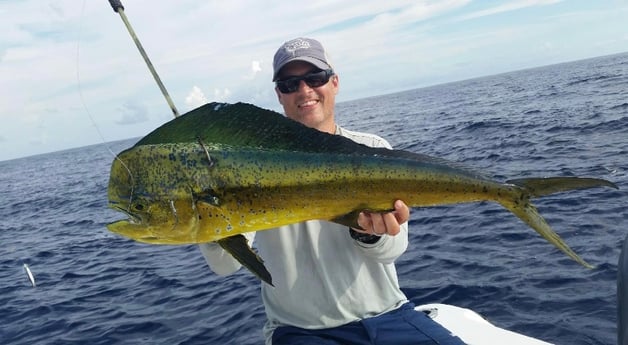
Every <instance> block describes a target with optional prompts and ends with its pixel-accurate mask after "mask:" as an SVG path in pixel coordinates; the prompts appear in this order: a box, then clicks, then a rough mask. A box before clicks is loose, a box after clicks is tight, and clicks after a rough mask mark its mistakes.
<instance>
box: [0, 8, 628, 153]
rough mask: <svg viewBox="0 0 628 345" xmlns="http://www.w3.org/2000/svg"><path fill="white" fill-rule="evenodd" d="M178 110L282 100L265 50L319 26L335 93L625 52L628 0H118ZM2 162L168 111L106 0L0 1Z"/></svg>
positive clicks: (140, 129) (156, 120) (136, 126)
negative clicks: (336, 88) (333, 75)
mask: <svg viewBox="0 0 628 345" xmlns="http://www.w3.org/2000/svg"><path fill="white" fill-rule="evenodd" d="M122 3H123V5H124V6H125V11H124V13H125V14H126V16H127V18H128V19H129V22H130V23H131V26H132V27H133V29H134V30H135V32H136V34H137V36H138V38H139V40H140V41H141V43H142V45H143V46H144V49H145V50H146V52H147V54H148V56H149V57H150V59H151V61H152V63H153V65H154V66H155V68H156V70H157V72H158V74H159V76H160V77H161V80H162V81H163V83H164V85H165V87H166V88H167V90H168V92H169V93H170V95H171V97H172V100H173V102H174V104H175V106H176V107H177V108H178V111H179V112H180V113H184V112H187V111H189V110H191V109H194V108H195V107H198V106H200V105H202V104H204V103H207V102H212V101H220V102H231V103H233V102H240V101H241V102H249V103H253V104H256V105H258V106H261V107H264V108H269V109H273V110H277V111H280V110H281V108H280V107H279V105H278V103H277V96H276V95H275V92H274V85H273V84H272V82H271V79H272V78H271V75H272V57H273V55H274V53H275V51H276V49H277V48H278V47H279V46H280V45H281V44H282V43H283V42H285V41H287V40H290V39H292V38H295V37H300V36H304V37H312V38H316V39H318V40H319V41H321V42H322V43H323V45H325V47H326V49H327V51H328V54H329V56H330V59H331V61H332V64H333V66H334V68H335V70H336V72H337V73H338V75H339V77H340V92H339V94H338V96H337V98H336V99H337V101H338V102H342V101H348V100H354V99H360V98H364V97H369V96H375V95H382V94H389V93H394V92H398V91H403V90H409V89H415V88H420V87H425V86H430V85H435V84H441V83H446V82H451V81H457V80H464V79H469V78H474V77H479V76H486V75H493V74H498V73H503V72H509V71H514V70H520V69H525V68H531V67H538V66H545V65H551V64H555V63H561V62H567V61H575V60H581V59H586V58H591V57H596V56H603V55H609V54H615V53H621V52H627V51H628V24H626V18H628V0H599V1H590V0H562V1H561V0H506V1H488V0H486V1H472V0H441V1H428V0H387V1H381V0H343V1H331V0H319V1H297V0H294V1H275V0H266V1H247V0H229V1H217V0H211V1H208V0H178V1H149V0H122ZM0 18H2V20H0V161H3V160H10V159H14V158H18V157H24V156H30V155H35V154H41V153H47V152H52V151H59V150H64V149H68V148H74V147H81V146H86V145H91V144H98V143H103V142H108V141H114V140H120V139H126V138H133V137H141V136H144V135H146V134H148V133H149V132H150V131H151V130H153V129H154V128H156V127H158V126H160V125H161V124H163V123H165V122H167V121H169V120H171V119H172V118H173V115H172V112H171V111H170V109H169V107H168V105H167V103H166V101H165V100H164V98H163V96H162V95H161V93H160V91H159V88H158V87H157V84H156V83H155V81H154V80H153V78H152V76H151V75H150V72H149V71H148V68H147V67H146V65H145V63H144V61H143V60H142V58H141V55H140V54H139V52H138V50H137V48H136V47H135V45H134V43H133V41H132V39H131V37H130V35H129V33H128V32H127V29H126V27H125V25H124V23H123V21H122V19H121V18H120V15H119V14H117V13H115V12H113V10H112V9H111V7H110V5H109V2H108V1H105V0H82V1H81V0H54V1H52V0H0Z"/></svg>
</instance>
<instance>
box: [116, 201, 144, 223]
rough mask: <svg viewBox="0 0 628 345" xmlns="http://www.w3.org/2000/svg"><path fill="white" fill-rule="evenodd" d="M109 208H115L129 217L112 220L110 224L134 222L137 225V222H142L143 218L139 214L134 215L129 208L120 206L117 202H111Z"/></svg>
mask: <svg viewBox="0 0 628 345" xmlns="http://www.w3.org/2000/svg"><path fill="white" fill-rule="evenodd" d="M109 208H112V209H114V210H116V211H118V212H122V213H124V214H125V215H126V216H127V217H128V218H127V219H120V220H117V221H115V222H111V223H109V224H108V225H114V224H118V225H120V224H133V225H136V224H140V223H141V222H142V219H141V218H140V217H139V216H137V215H134V214H133V213H131V212H130V211H129V210H128V209H127V208H124V207H120V206H119V205H115V204H112V203H110V204H109Z"/></svg>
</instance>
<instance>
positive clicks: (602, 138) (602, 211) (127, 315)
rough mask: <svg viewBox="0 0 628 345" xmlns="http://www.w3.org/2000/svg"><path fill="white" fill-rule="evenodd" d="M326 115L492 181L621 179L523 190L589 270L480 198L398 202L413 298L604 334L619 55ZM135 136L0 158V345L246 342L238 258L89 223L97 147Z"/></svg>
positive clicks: (624, 210)
mask: <svg viewBox="0 0 628 345" xmlns="http://www.w3.org/2000/svg"><path fill="white" fill-rule="evenodd" d="M164 111H165V110H164ZM336 114H337V115H336V116H337V120H338V121H339V123H340V124H341V125H343V126H344V127H346V128H348V129H353V130H358V131H366V132H371V133H376V134H378V135H381V136H382V137H384V138H386V139H387V140H389V141H390V142H391V144H393V146H395V147H396V148H399V149H404V150H409V151H414V152H421V153H426V154H430V155H435V156H439V157H443V158H447V159H450V160H454V161H458V162H461V163H463V164H464V165H466V166H469V167H471V168H473V169H475V170H478V171H482V172H484V173H485V174H486V175H488V176H491V177H493V178H495V179H497V180H500V181H505V180H508V179H512V178H522V177H531V176H536V177H543V176H588V177H596V178H604V179H608V180H611V181H613V182H615V183H616V184H617V185H618V186H619V187H620V190H613V189H607V188H599V189H591V190H585V191H574V192H567V193H562V194H556V195H552V196H548V197H544V198H541V199H537V200H536V201H535V204H536V205H537V206H538V208H539V211H540V213H541V214H542V215H543V216H544V217H545V218H546V219H547V220H548V222H549V223H550V225H552V227H553V228H554V229H555V230H556V232H557V233H559V234H560V235H561V236H562V238H563V239H564V240H565V241H566V242H567V243H568V244H569V245H570V246H571V247H572V248H573V249H574V250H575V251H576V252H577V253H579V254H580V255H581V256H582V257H583V258H584V259H585V260H587V261H588V262H590V263H592V264H594V265H595V266H596V268H595V269H593V270H589V269H585V268H583V267H581V266H579V265H578V264H577V263H575V262H574V261H572V260H571V259H569V258H568V257H567V256H565V255H564V254H563V253H562V252H559V251H558V250H557V249H555V248H554V247H553V246H552V245H550V244H549V243H547V242H546V241H545V240H543V239H542V238H540V237H539V236H538V235H537V234H536V233H535V232H534V231H533V230H532V229H530V228H528V227H527V226H526V225H525V224H523V223H522V222H521V221H520V220H519V219H518V218H516V217H515V216H513V215H512V214H510V213H509V212H508V211H506V210H505V209H503V208H501V206H499V205H496V204H492V203H473V204H463V205H454V206H446V207H430V208H423V209H415V210H413V211H412V214H411V220H410V246H409V248H408V250H407V252H406V253H405V254H404V255H402V256H401V257H400V258H399V259H398V260H397V269H398V273H399V280H400V284H401V286H402V289H403V290H404V292H405V293H406V294H407V296H408V298H409V299H410V300H412V301H413V302H414V303H415V304H424V303H447V304H454V305H458V306H462V307H466V308H471V309H473V310H475V311H477V312H479V313H480V314H482V315H483V316H484V317H486V318H487V319H489V320H490V321H491V322H492V323H494V324H495V325H497V326H500V327H504V328H507V329H510V330H513V331H516V332H520V333H524V334H526V335H529V336H532V337H536V338H539V339H542V340H545V341H549V342H553V343H556V344H569V345H578V344H581V345H584V344H605V345H608V344H615V343H616V320H617V308H616V275H617V260H618V257H619V252H620V246H621V242H622V241H623V239H624V237H625V236H626V234H628V203H627V201H628V197H627V196H628V53H624V54H618V55H612V56H605V57H598V58H594V59H588V60H582V61H576V62H569V63H564V64H559V65H552V66H546V67H540V68H534V69H528V70H522V71H516V72H511V73H505V74H499V75H493V76H488V77H483V78H477V79H472V80H465V81H459V82H453V83H449V84H443V85H436V86H432V87H426V88H421V89H416V90H410V91H405V92H401V93H395V94H389V95H382V96H377V97H371V98H366V99H360V100H354V101H348V102H343V103H340V104H338V105H337V112H336ZM136 140H137V138H135V139H130V140H124V141H118V142H113V143H107V144H100V145H94V146H88V147H82V148H77V149H72V150H67V151H62V152H55V153H50V154H44V155H38V156H32V157H27V158H21V159H15V160H10V161H3V162H0V181H1V183H0V195H1V198H2V199H1V201H2V202H1V203H0V344H29V345H32V344H92V345H93V344H140V343H142V344H169V345H171V344H261V343H262V341H263V340H262V334H261V328H262V326H263V324H264V321H265V315H264V307H263V305H262V303H261V300H260V297H259V282H258V281H257V279H256V278H254V277H253V276H252V275H251V274H250V273H249V272H248V271H246V270H240V271H239V272H237V273H235V274H233V275H231V276H227V277H218V276H216V275H215V274H213V273H212V272H211V271H210V270H209V268H208V267H207V266H206V263H205V261H204V259H203V257H202V256H201V254H200V252H199V250H198V248H197V247H196V246H157V245H147V244H141V243H136V242H133V241H131V240H127V239H125V238H122V237H120V236H117V235H115V234H113V233H110V232H109V231H108V230H107V229H106V228H105V225H106V224H107V223H108V222H111V221H114V220H117V219H120V218H121V217H122V215H121V214H119V213H116V212H114V211H112V210H109V209H108V208H107V194H106V193H107V183H108V174H109V167H110V165H111V162H112V159H113V157H112V154H111V153H110V151H109V149H110V150H112V151H113V152H116V153H117V152H119V151H121V150H123V149H124V148H127V147H130V146H131V145H133V144H134V142H135V141H136ZM24 264H27V265H28V266H29V267H30V269H31V271H32V273H33V275H34V277H35V280H36V284H37V285H36V286H35V287H33V286H31V283H30V282H29V280H28V278H27V275H26V273H25V270H24V267H23V265H24ZM304 303H307V301H304ZM496 343H498V342H496Z"/></svg>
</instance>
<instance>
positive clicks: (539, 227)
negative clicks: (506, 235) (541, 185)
mask: <svg viewBox="0 0 628 345" xmlns="http://www.w3.org/2000/svg"><path fill="white" fill-rule="evenodd" d="M499 203H500V204H501V205H502V206H504V207H505V208H507V209H508V210H509V211H510V212H512V213H514V214H515V215H516V216H517V217H519V219H521V220H523V221H524V222H525V223H526V224H528V225H529V226H530V227H532V228H533V229H534V230H535V231H536V232H538V233H539V235H541V237H543V238H544V239H546V240H547V241H549V242H550V243H551V244H553V245H554V246H556V248H558V249H560V250H561V251H562V252H563V253H565V254H567V256H569V257H570V258H572V259H574V260H575V261H576V262H578V263H579V264H581V265H582V266H584V267H586V268H594V266H592V265H590V264H589V263H587V262H586V261H584V260H583V259H582V258H581V257H580V256H579V255H578V254H576V253H575V252H574V251H573V250H572V249H571V248H570V247H569V246H568V245H567V243H565V241H563V239H562V238H560V236H559V235H558V234H557V233H556V232H554V230H552V228H551V227H550V226H549V224H547V222H546V221H545V219H543V217H542V216H541V215H540V214H539V212H538V211H537V209H536V207H534V205H532V204H531V203H530V202H529V201H526V202H521V200H520V199H518V200H517V201H516V202H515V201H513V202H505V201H500V202H499Z"/></svg>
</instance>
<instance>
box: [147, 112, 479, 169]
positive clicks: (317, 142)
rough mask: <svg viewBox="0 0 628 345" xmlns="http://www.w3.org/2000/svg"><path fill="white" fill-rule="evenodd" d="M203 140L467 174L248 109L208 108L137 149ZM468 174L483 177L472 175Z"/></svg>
mask: <svg viewBox="0 0 628 345" xmlns="http://www.w3.org/2000/svg"><path fill="white" fill-rule="evenodd" d="M199 140H200V141H201V142H204V143H207V144H211V143H220V144H223V145H228V146H231V147H252V148H258V149H259V148H262V149H264V148H267V149H272V150H286V151H295V152H319V153H335V154H350V155H364V156H378V157H391V158H402V159H408V160H413V161H420V162H421V163H424V164H435V165H440V166H443V165H445V166H450V167H454V168H457V169H462V167H461V166H460V164H458V163H453V162H450V161H447V160H444V159H441V158H436V157H432V156H428V155H424V154H418V153H413V152H408V151H402V150H389V149H386V148H372V147H368V146H365V145H362V144H359V143H356V142H354V141H352V140H351V139H348V138H345V137H343V136H340V135H332V134H328V133H324V132H321V131H318V130H316V129H312V128H309V127H307V126H305V125H303V124H301V123H299V122H297V121H294V120H291V119H289V118H287V117H285V116H283V115H281V114H279V113H277V112H274V111H271V110H267V109H262V108H259V107H257V106H254V105H252V104H247V103H236V104H227V103H208V104H205V105H203V106H201V107H199V108H196V109H194V110H191V111H190V112H188V113H186V114H183V115H181V116H179V117H177V118H175V119H174V120H171V121H170V122H167V123H165V124H164V125H162V126H161V127H159V128H157V129H155V130H154V131H152V132H151V133H149V134H148V135H147V136H145V137H144V138H142V139H141V140H140V141H139V142H138V143H137V144H136V146H139V145H151V144H163V143H177V142H199ZM463 170H465V171H466V172H467V173H469V174H470V175H473V176H479V174H477V173H475V172H473V171H471V170H469V169H463Z"/></svg>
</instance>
